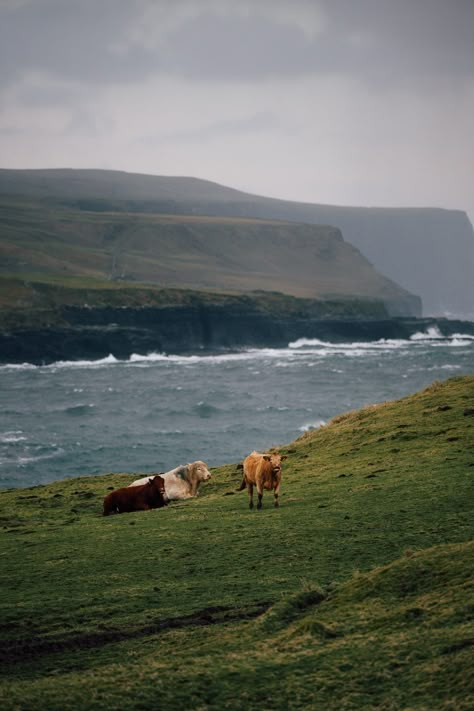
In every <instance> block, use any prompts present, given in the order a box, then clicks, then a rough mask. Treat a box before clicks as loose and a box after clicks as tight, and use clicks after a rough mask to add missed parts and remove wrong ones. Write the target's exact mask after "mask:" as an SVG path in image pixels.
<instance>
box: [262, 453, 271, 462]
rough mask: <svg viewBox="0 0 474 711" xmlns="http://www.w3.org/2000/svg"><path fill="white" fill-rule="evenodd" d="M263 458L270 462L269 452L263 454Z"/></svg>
mask: <svg viewBox="0 0 474 711" xmlns="http://www.w3.org/2000/svg"><path fill="white" fill-rule="evenodd" d="M263 458H264V460H265V461H266V462H271V460H272V458H271V457H270V455H269V454H264V455H263Z"/></svg>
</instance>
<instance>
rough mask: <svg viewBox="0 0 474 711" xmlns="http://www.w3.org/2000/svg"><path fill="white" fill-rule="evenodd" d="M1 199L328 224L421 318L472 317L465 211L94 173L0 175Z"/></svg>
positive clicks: (472, 264)
mask: <svg viewBox="0 0 474 711" xmlns="http://www.w3.org/2000/svg"><path fill="white" fill-rule="evenodd" d="M0 193H4V194H5V195H16V196H18V195H26V196H30V197H34V198H36V199H41V200H43V201H46V202H48V203H50V204H58V202H59V203H61V204H63V205H69V206H73V207H79V208H81V209H87V210H99V211H103V210H127V211H139V212H160V213H175V214H195V215H222V216H236V217H253V218H262V219H277V220H287V221H296V222H306V223H310V224H319V225H321V224H322V225H332V226H334V227H337V228H338V229H340V230H341V232H342V234H343V236H344V239H345V240H346V242H348V243H350V244H352V245H354V246H355V247H357V248H358V249H360V250H361V252H362V253H363V254H364V256H365V257H367V258H368V259H369V260H370V261H371V262H372V263H373V265H374V266H375V268H376V269H377V270H378V271H379V272H381V273H382V274H384V275H386V276H388V277H389V278H390V279H392V280H393V281H395V282H396V283H397V284H400V285H401V286H402V287H404V288H405V289H407V290H408V291H410V292H411V293H414V294H418V295H420V296H421V298H422V300H423V307H424V313H425V314H436V315H446V314H448V313H450V314H451V315H453V316H458V317H462V316H464V317H467V318H472V317H473V304H474V284H473V280H472V274H473V273H474V232H473V229H472V225H471V223H470V222H469V219H468V218H467V216H466V214H465V213H464V212H462V211H457V210H442V209H435V208H416V209H415V208H412V209H404V208H386V209H383V208H368V207H338V206H331V205H317V204H309V203H297V202H291V201H285V200H276V199H271V198H266V197H261V196H255V195H250V194H248V193H243V192H239V191H237V190H233V189H231V188H226V187H224V186H221V185H218V184H216V183H212V182H210V181H205V180H199V179H196V178H185V177H167V176H166V177H165V176H150V175H137V174H128V173H121V172H118V171H94V170H89V171H88V170H23V171H20V170H0Z"/></svg>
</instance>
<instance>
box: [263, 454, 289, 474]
mask: <svg viewBox="0 0 474 711" xmlns="http://www.w3.org/2000/svg"><path fill="white" fill-rule="evenodd" d="M263 458H264V459H265V461H266V462H270V463H271V465H272V474H273V475H274V476H277V474H281V463H282V462H283V461H284V460H285V459H287V458H288V457H287V456H286V454H284V455H283V456H281V455H280V454H264V455H263Z"/></svg>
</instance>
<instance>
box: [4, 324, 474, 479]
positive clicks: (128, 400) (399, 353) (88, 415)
mask: <svg viewBox="0 0 474 711" xmlns="http://www.w3.org/2000/svg"><path fill="white" fill-rule="evenodd" d="M473 373H474V336H472V335H465V334H456V335H454V336H450V337H445V336H443V335H442V334H441V333H440V332H439V331H438V330H437V329H429V330H428V331H427V332H424V333H421V332H419V333H414V334H413V335H412V336H411V337H410V338H409V339H407V340H380V341H375V342H361V343H329V342H323V341H320V340H317V339H300V340H298V341H296V342H294V343H289V344H288V346H287V347H286V348H281V349H268V348H266V349H252V350H242V351H239V352H234V353H222V352H219V353H213V354H210V353H200V354H196V355H191V356H173V355H163V354H157V353H152V354H148V355H139V354H135V355H132V356H131V357H130V358H129V359H127V360H118V359H117V358H115V357H114V356H113V355H112V354H111V355H110V356H109V357H107V358H104V359H102V360H98V361H84V360H83V361H80V360H78V361H68V362H57V363H53V364H51V365H44V366H37V365H30V364H28V363H24V364H22V365H13V364H12V365H8V364H7V365H2V366H0V398H1V403H2V407H1V410H0V487H1V488H10V487H29V486H35V485H39V484H46V483H48V482H51V481H56V480H60V479H65V478H69V477H77V476H88V475H94V474H101V473H106V472H127V473H130V474H131V475H132V476H135V475H138V474H148V473H156V472H160V471H166V470H168V469H171V468H173V467H175V466H177V465H178V464H184V463H186V462H191V461H194V460H196V459H202V460H204V461H205V462H207V464H208V465H209V466H211V467H212V466H217V465H221V464H226V463H231V462H237V461H240V460H242V459H243V458H244V457H245V456H246V455H247V454H248V453H249V452H251V451H252V450H253V449H258V450H261V451H262V450H265V449H267V448H269V447H272V446H278V445H285V444H288V443H290V442H292V441H293V440H294V439H296V438H297V437H298V436H301V434H302V433H303V432H305V431H307V430H309V429H314V428H318V427H320V426H321V425H323V424H325V423H327V422H328V421H329V420H330V419H331V418H332V417H334V416H335V415H338V414H341V413H343V412H347V411H348V410H354V409H357V408H360V407H363V406H365V405H368V404H372V403H380V402H384V401H386V400H393V399H397V398H400V397H403V396H404V395H408V394H410V393H413V392H416V391H417V390H420V389H422V388H423V387H425V386H427V385H429V384H430V383H432V382H433V381H435V380H445V379H447V378H449V377H452V376H455V375H466V374H473Z"/></svg>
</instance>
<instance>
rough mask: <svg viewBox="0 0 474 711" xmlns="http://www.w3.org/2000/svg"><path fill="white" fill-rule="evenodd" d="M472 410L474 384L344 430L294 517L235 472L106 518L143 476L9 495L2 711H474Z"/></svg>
mask: <svg viewBox="0 0 474 711" xmlns="http://www.w3.org/2000/svg"><path fill="white" fill-rule="evenodd" d="M473 409H474V377H472V376H471V377H462V378H453V379H451V380H448V381H446V382H444V383H434V384H433V385H432V386H430V387H429V388H427V389H426V390H424V391H422V392H420V393H417V394H415V395H413V396H410V397H406V398H403V399H402V400H399V401H396V402H388V403H384V404H379V405H374V406H370V407H366V408H364V409H363V410H360V411H356V412H350V413H346V414H344V415H341V416H339V417H336V418H334V420H333V421H332V422H330V423H329V424H328V425H327V426H325V427H323V428H321V429H320V430H317V431H312V432H309V433H306V434H305V435H303V437H301V438H300V439H298V440H296V441H295V442H293V443H292V444H290V445H286V446H282V447H281V448H280V451H281V452H284V453H286V454H287V455H288V460H287V461H285V464H284V471H283V483H282V491H281V495H280V499H281V506H280V508H279V509H274V508H273V507H272V506H271V497H270V496H264V500H263V501H264V508H263V509H262V511H260V512H258V511H256V510H253V511H250V510H249V509H248V503H247V495H246V492H241V493H236V489H237V486H238V484H239V482H240V476H241V474H240V473H239V472H238V470H237V468H236V466H235V465H227V466H222V467H219V468H216V469H214V470H213V479H212V480H211V482H209V483H207V484H205V485H203V488H202V493H201V495H200V496H199V497H198V498H197V499H194V500H188V501H183V502H176V503H173V504H172V505H170V506H169V507H167V508H165V509H162V510H159V511H151V512H141V513H135V514H124V515H121V516H111V517H109V518H103V517H102V516H101V505H102V499H103V497H104V496H105V494H107V493H108V491H109V489H110V488H111V487H118V486H123V485H125V484H127V483H130V482H131V481H132V479H133V478H135V477H136V475H137V474H138V473H139V472H138V471H137V472H130V473H128V474H118V473H117V474H104V475H102V476H97V477H83V478H80V479H72V480H65V481H60V482H55V483H53V484H50V485H47V486H41V487H34V488H31V489H23V490H10V491H3V492H1V493H0V517H1V518H0V521H1V526H2V529H1V531H0V536H1V537H2V541H3V545H2V556H1V558H0V560H1V568H2V570H1V573H2V587H3V594H2V597H1V600H0V613H1V626H2V632H1V634H2V642H3V644H2V653H1V663H2V667H3V675H2V676H3V681H2V685H1V686H0V699H1V704H2V708H3V709H5V710H8V709H19V708H20V709H21V708H25V709H26V708H35V709H38V710H41V709H45V710H46V709H48V711H53V710H54V709H58V710H59V709H61V710H62V709H64V708H74V709H78V710H80V709H84V710H85V709H87V710H89V709H99V708H101V709H112V708H121V709H128V708H130V709H139V708H160V709H183V708H186V709H190V710H191V709H216V710H217V709H219V710H220V709H223V708H229V709H255V710H259V711H260V709H263V708H265V709H315V708H321V709H334V710H336V709H337V711H339V710H340V709H342V708H343V709H376V708H378V709H382V708H383V709H387V710H388V709H393V710H397V709H406V708H410V709H419V710H420V711H421V710H422V709H430V711H434V710H436V709H445V710H446V711H447V710H448V709H449V710H454V709H456V711H467V710H468V709H471V708H472V706H473V705H474V685H473V681H472V662H473V632H472V614H473V609H474V607H473V603H474V596H473V579H472V570H473V563H474V549H473V543H472V539H473V528H474V526H473V517H472V494H473V489H472V473H473V465H474V438H473V432H474V417H473V415H472V412H473ZM138 469H139V462H137V470H138ZM65 474H66V472H65Z"/></svg>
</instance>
